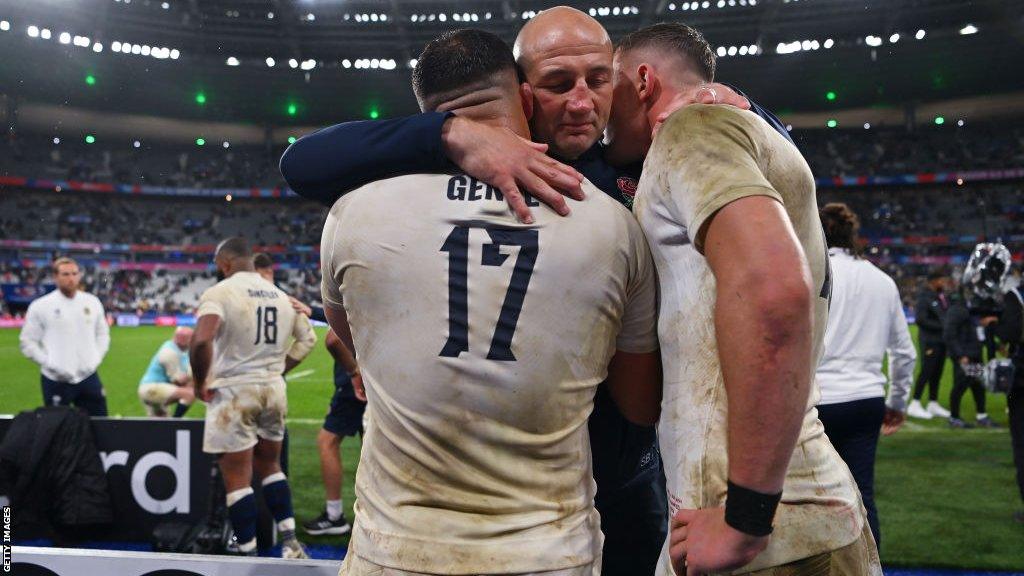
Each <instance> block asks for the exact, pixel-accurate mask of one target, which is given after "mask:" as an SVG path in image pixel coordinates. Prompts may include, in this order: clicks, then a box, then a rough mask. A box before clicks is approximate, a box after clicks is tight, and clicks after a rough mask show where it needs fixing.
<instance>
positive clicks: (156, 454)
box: [0, 416, 287, 548]
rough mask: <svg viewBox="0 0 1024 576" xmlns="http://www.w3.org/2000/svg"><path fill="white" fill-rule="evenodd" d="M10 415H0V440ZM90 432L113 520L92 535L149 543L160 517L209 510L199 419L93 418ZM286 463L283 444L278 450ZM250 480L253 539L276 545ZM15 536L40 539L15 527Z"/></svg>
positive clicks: (196, 518) (190, 520)
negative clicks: (256, 507)
mask: <svg viewBox="0 0 1024 576" xmlns="http://www.w3.org/2000/svg"><path fill="white" fill-rule="evenodd" d="M12 421H13V417H11V416H0V441H2V439H3V437H4V436H5V435H6V434H7V430H8V429H9V428H10V426H11V422H12ZM90 421H91V423H92V433H93V437H94V439H95V442H96V448H97V449H98V450H99V452H100V459H101V460H102V462H103V469H104V471H105V472H106V476H107V482H108V484H109V487H110V497H111V503H112V505H113V508H114V522H113V524H112V525H111V526H110V527H109V529H107V530H104V531H103V532H102V533H100V534H96V537H97V538H99V539H102V540H119V541H126V542H150V541H151V540H152V534H153V529H154V528H155V527H156V526H157V525H158V524H161V523H163V522H168V521H171V522H182V523H186V524H190V525H192V524H195V523H197V522H200V521H202V520H203V519H204V518H205V517H206V515H207V512H208V510H209V505H210V489H211V475H210V474H211V470H212V467H213V458H212V457H211V456H210V455H209V454H206V453H205V452H203V427H204V422H203V420H199V419H195V418H96V417H94V418H91V419H90ZM282 465H283V467H285V468H287V446H286V447H285V448H284V452H283V454H282ZM260 488H261V487H260V485H259V482H254V483H253V489H254V490H256V491H257V502H259V505H260V512H259V520H258V529H257V538H258V541H259V543H260V547H261V548H268V547H270V546H272V545H273V544H274V539H275V534H274V527H273V519H272V517H271V515H270V512H269V510H267V509H266V505H265V503H264V502H263V500H262V498H260V497H259V490H260ZM13 512H14V518H13V520H14V526H13V528H14V530H13V536H14V537H15V538H16V539H25V538H38V537H42V535H40V534H34V533H32V531H31V530H30V531H29V532H28V533H25V531H24V530H20V529H19V525H18V515H17V512H18V511H17V509H15V510H13Z"/></svg>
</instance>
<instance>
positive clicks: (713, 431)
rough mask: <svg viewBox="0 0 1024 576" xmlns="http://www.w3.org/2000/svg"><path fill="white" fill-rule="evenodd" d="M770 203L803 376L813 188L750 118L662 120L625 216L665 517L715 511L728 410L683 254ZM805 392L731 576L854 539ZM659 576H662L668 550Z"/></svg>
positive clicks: (705, 287)
mask: <svg viewBox="0 0 1024 576" xmlns="http://www.w3.org/2000/svg"><path fill="white" fill-rule="evenodd" d="M755 195H760V196H769V197H771V198H774V199H775V200H777V201H779V202H780V203H781V204H782V205H783V206H784V207H785V210H786V213H787V214H788V215H789V218H790V220H791V222H792V224H793V228H794V229H795V231H796V234H797V237H798V239H799V241H800V244H801V245H802V246H803V250H804V252H805V254H806V256H807V259H808V263H809V265H810V268H811V274H812V276H813V286H814V292H815V297H816V304H815V308H814V335H813V342H814V355H813V359H814V361H813V362H812V365H811V366H810V367H809V370H810V371H811V372H812V373H813V371H814V368H815V366H816V364H817V361H818V358H820V356H821V350H822V341H823V335H824V331H825V321H826V318H827V315H828V294H829V285H828V282H829V280H828V277H829V273H828V259H827V257H826V254H825V239H824V235H823V233H822V230H821V223H820V220H819V218H818V207H817V202H816V200H815V196H814V178H813V177H812V175H811V171H810V169H809V168H808V167H807V164H806V162H804V160H803V157H801V156H800V153H799V151H797V149H796V147H794V146H793V145H792V144H790V143H789V142H787V141H786V140H785V138H783V137H782V135H780V134H778V133H777V132H775V130H773V129H772V128H771V127H770V126H769V125H768V124H767V123H766V122H764V121H763V120H761V119H760V118H758V117H757V116H756V115H754V114H753V113H751V112H747V111H743V110H740V109H738V108H732V107H729V106H704V105H692V106H688V107H686V108H683V109H681V110H679V111H677V112H676V113H675V114H673V115H672V116H670V117H669V119H668V120H667V121H666V122H665V123H664V124H663V125H662V127H661V129H660V130H659V131H658V134H657V137H656V138H655V140H654V144H653V146H652V147H651V150H650V152H649V153H648V155H647V161H646V162H645V163H644V171H643V178H641V180H640V185H639V189H638V191H637V195H636V200H635V204H634V210H635V212H636V214H637V217H638V218H639V220H640V224H641V226H642V227H643V229H644V232H645V233H646V235H647V238H648V240H649V241H650V244H651V253H652V254H653V256H654V262H655V265H656V267H657V270H658V277H659V282H660V288H661V289H660V298H661V301H660V315H659V319H658V332H659V337H660V340H661V350H662V360H663V363H664V370H665V388H664V394H663V397H662V410H661V421H660V422H659V424H658V436H659V441H660V444H661V453H662V458H663V460H664V463H665V474H666V477H667V480H668V491H669V505H670V508H671V512H672V513H675V511H676V510H678V509H679V508H709V507H715V506H721V505H723V504H724V503H725V496H726V482H727V480H728V454H727V437H726V433H727V404H726V394H725V384H724V382H723V380H722V370H721V365H720V363H719V359H718V355H717V346H716V340H715V324H714V308H715V277H714V275H713V274H712V272H711V269H710V268H709V266H708V264H707V261H706V260H705V258H704V256H703V255H702V254H701V253H700V252H698V251H697V250H696V249H695V248H694V245H693V243H692V238H693V237H694V236H695V235H696V233H697V231H698V230H699V229H700V227H701V225H702V224H703V223H704V222H705V221H706V220H707V219H708V218H709V217H710V216H711V215H713V214H714V213H715V212H716V211H717V210H719V209H720V208H722V207H723V206H725V205H727V204H729V203H730V202H733V201H735V200H738V199H740V198H744V197H748V196H755ZM817 401H818V389H817V386H816V385H813V384H812V391H811V394H810V398H808V402H807V413H806V415H805V417H804V422H803V428H802V430H801V432H800V438H799V441H798V443H797V446H796V449H795V450H794V452H793V458H792V460H791V461H790V464H789V471H788V472H787V475H786V481H785V485H784V489H783V493H782V503H781V504H780V506H779V509H778V513H777V514H776V517H775V531H774V533H773V534H772V537H771V540H770V542H769V544H768V548H767V549H766V550H765V551H764V552H762V553H761V554H760V555H759V556H758V557H757V559H755V560H754V562H753V563H751V564H749V565H747V566H745V567H744V568H743V569H742V570H741V571H742V572H747V571H753V570H757V569H761V568H765V567H770V566H778V565H781V564H785V563H788V562H791V561H795V560H798V559H801V558H806V557H808V556H812V555H815V554H818V553H823V552H826V551H829V550H834V549H837V548H840V547H842V546H845V545H847V544H850V543H851V542H853V541H854V540H856V539H857V538H858V537H859V536H860V534H861V528H862V526H863V522H864V518H863V513H862V511H861V504H860V497H859V494H858V492H857V487H856V485H855V484H854V481H853V478H852V477H851V475H850V472H849V469H848V468H847V466H846V464H845V463H843V461H842V460H841V459H840V457H839V455H838V454H837V453H836V451H835V449H834V448H833V447H832V445H831V443H830V442H829V440H828V438H826V437H825V434H824V431H823V428H822V425H821V422H819V421H818V413H817V410H816V409H815V408H814V406H815V404H816V403H817ZM658 574H660V575H671V574H672V568H671V563H670V562H669V559H668V550H667V546H666V549H665V550H663V554H662V560H661V562H660V563H659V569H658Z"/></svg>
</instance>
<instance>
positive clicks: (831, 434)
mask: <svg viewBox="0 0 1024 576" xmlns="http://www.w3.org/2000/svg"><path fill="white" fill-rule="evenodd" d="M818 418H819V419H820V420H821V423H822V424H824V425H825V434H827V435H828V439H829V440H831V441H832V445H833V446H835V448H836V452H839V456H840V457H841V458H842V459H843V461H844V462H846V465H847V466H849V467H850V472H851V473H852V474H853V479H854V480H856V481H857V487H858V488H859V489H860V495H861V498H862V499H863V500H864V508H866V509H867V511H868V526H870V527H871V534H872V535H874V537H875V542H876V543H877V544H878V547H879V549H881V547H882V534H881V532H880V531H879V528H878V508H877V507H875V451H876V450H877V449H878V436H879V434H881V431H882V420H883V419H884V418H885V399H884V398H868V399H865V400H854V401H853V402H841V403H839V404H824V405H821V406H818Z"/></svg>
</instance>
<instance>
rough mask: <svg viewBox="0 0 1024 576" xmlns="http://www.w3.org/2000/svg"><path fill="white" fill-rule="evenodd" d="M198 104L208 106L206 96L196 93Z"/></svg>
mask: <svg viewBox="0 0 1024 576" xmlns="http://www.w3.org/2000/svg"><path fill="white" fill-rule="evenodd" d="M196 104H199V105H200V106H202V105H203V104H206V94H203V93H202V92H196Z"/></svg>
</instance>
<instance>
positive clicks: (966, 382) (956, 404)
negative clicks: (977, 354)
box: [949, 358, 985, 418]
mask: <svg viewBox="0 0 1024 576" xmlns="http://www.w3.org/2000/svg"><path fill="white" fill-rule="evenodd" d="M971 361H972V362H981V360H978V359H975V358H972V359H971ZM967 390H970V391H971V395H972V396H974V409H975V411H976V412H979V413H981V412H984V411H985V385H984V384H982V383H981V380H979V379H978V378H971V377H970V376H968V375H967V374H966V373H965V372H964V369H963V368H962V367H961V366H960V362H959V361H958V360H957V359H954V360H953V392H952V393H951V394H950V395H949V414H950V416H952V417H953V418H960V401H961V400H963V397H964V394H965V393H966V392H967Z"/></svg>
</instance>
